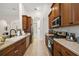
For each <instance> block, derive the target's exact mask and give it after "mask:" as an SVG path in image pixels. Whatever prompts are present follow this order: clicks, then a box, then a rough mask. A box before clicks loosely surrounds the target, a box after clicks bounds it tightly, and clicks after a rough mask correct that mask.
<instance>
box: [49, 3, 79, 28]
mask: <svg viewBox="0 0 79 59" xmlns="http://www.w3.org/2000/svg"><path fill="white" fill-rule="evenodd" d="M51 9H52V10H51V12H50V14H49V29H50V28H52V21H53V20H54V19H55V18H56V17H57V16H61V27H65V26H73V25H79V19H78V18H79V3H60V4H58V3H54V4H53V6H52V7H51Z"/></svg>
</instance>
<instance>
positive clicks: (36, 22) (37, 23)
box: [33, 17, 40, 39]
mask: <svg viewBox="0 0 79 59" xmlns="http://www.w3.org/2000/svg"><path fill="white" fill-rule="evenodd" d="M33 37H34V39H40V18H39V17H34V20H33Z"/></svg>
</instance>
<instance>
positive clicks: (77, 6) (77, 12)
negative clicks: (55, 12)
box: [72, 3, 79, 24]
mask: <svg viewBox="0 0 79 59" xmlns="http://www.w3.org/2000/svg"><path fill="white" fill-rule="evenodd" d="M72 13H73V14H72V16H73V17H72V18H73V24H79V3H72Z"/></svg>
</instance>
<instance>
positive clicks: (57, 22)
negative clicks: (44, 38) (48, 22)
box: [52, 16, 61, 28]
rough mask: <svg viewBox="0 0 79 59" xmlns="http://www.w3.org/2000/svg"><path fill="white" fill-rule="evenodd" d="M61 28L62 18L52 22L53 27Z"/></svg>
mask: <svg viewBox="0 0 79 59" xmlns="http://www.w3.org/2000/svg"><path fill="white" fill-rule="evenodd" d="M60 26H61V17H60V16H58V17H56V18H55V19H54V20H53V21H52V27H53V28H54V27H60Z"/></svg>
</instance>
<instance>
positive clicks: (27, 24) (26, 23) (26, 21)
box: [22, 15, 32, 33]
mask: <svg viewBox="0 0 79 59" xmlns="http://www.w3.org/2000/svg"><path fill="white" fill-rule="evenodd" d="M31 25H32V18H31V17H28V16H26V15H23V16H22V27H23V30H24V32H25V33H27V32H31Z"/></svg>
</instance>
